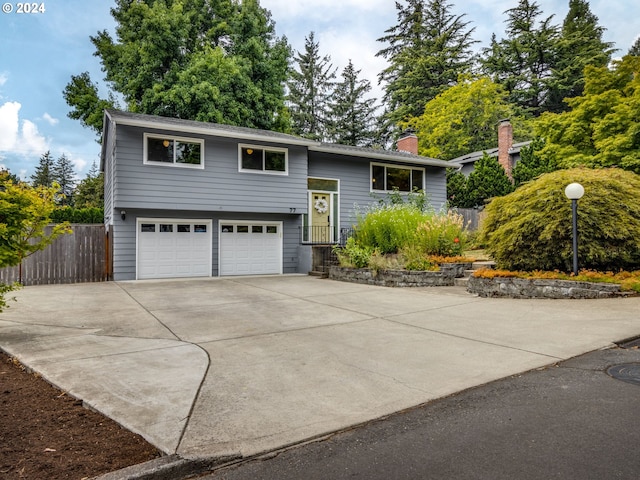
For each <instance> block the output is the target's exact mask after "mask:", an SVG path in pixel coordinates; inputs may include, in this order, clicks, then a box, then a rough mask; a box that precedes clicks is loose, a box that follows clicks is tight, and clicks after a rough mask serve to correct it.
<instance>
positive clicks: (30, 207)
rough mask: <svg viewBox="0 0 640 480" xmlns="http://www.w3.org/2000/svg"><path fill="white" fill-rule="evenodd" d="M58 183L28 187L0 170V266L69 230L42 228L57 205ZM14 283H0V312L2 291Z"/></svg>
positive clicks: (12, 263) (16, 260) (13, 262)
mask: <svg viewBox="0 0 640 480" xmlns="http://www.w3.org/2000/svg"><path fill="white" fill-rule="evenodd" d="M58 191H59V186H58V185H54V186H52V187H44V186H41V187H31V186H30V185H28V184H26V183H23V182H18V183H14V182H13V181H12V180H11V179H10V178H9V176H8V174H6V173H4V172H0V268H3V267H10V266H15V265H19V264H20V263H21V262H22V260H23V259H24V258H26V257H28V256H29V255H31V254H32V253H34V252H36V251H38V250H42V249H43V248H45V247H46V246H47V245H49V244H50V243H51V242H53V240H54V239H55V238H56V237H58V236H60V235H63V234H65V233H68V232H69V225H68V224H67V223H62V224H58V225H54V226H53V227H52V230H51V232H50V233H46V232H45V227H46V226H47V225H48V224H49V223H50V218H51V214H52V213H53V211H54V209H55V208H56V202H55V200H56V195H58ZM17 287H18V286H17V285H4V284H0V311H2V309H3V307H5V306H6V301H5V298H4V294H5V293H7V292H9V291H11V290H13V289H15V288H17Z"/></svg>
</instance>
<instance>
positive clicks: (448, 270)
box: [329, 263, 471, 287]
mask: <svg viewBox="0 0 640 480" xmlns="http://www.w3.org/2000/svg"><path fill="white" fill-rule="evenodd" d="M470 268H471V264H467V263H453V264H443V265H441V266H440V271H434V272H428V271H417V270H380V271H378V272H375V271H373V270H370V269H368V268H344V267H336V266H333V267H331V268H330V269H329V278H330V279H332V280H340V281H343V282H352V283H364V284H367V285H378V286H382V287H447V286H452V285H453V279H454V278H456V277H462V276H464V271H465V270H468V269H470Z"/></svg>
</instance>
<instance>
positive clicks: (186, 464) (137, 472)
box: [91, 454, 241, 480]
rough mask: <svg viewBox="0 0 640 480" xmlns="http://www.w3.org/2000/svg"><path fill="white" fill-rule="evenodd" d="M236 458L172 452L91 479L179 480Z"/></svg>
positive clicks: (236, 457)
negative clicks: (191, 456)
mask: <svg viewBox="0 0 640 480" xmlns="http://www.w3.org/2000/svg"><path fill="white" fill-rule="evenodd" d="M238 458H241V457H240V456H239V455H238V456H223V457H211V458H199V459H196V460H188V459H185V458H182V457H180V456H179V455H175V454H173V455H167V456H165V457H160V458H156V459H154V460H149V461H148V462H144V463H140V464H138V465H132V466H130V467H126V468H123V469H121V470H116V471H114V472H109V473H105V474H104V475H100V476H98V477H93V478H92V479H91V480H180V479H184V478H188V477H191V476H193V475H198V474H200V473H206V472H207V471H208V470H211V469H212V468H213V467H215V466H219V465H222V464H225V463H228V462H231V461H233V460H237V459H238Z"/></svg>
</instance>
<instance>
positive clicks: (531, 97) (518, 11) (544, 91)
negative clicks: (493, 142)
mask: <svg viewBox="0 0 640 480" xmlns="http://www.w3.org/2000/svg"><path fill="white" fill-rule="evenodd" d="M505 13H507V15H508V19H507V21H506V24H507V28H506V34H507V37H506V38H504V39H502V40H500V41H498V40H497V39H496V36H495V34H494V35H493V36H492V39H491V46H490V47H488V48H485V49H484V50H483V58H482V60H481V63H482V68H483V70H484V72H485V73H486V74H488V75H490V76H491V77H492V78H493V80H494V81H495V82H497V83H500V84H502V85H503V86H504V87H505V88H506V90H507V92H509V100H510V102H511V103H513V104H515V105H518V106H519V107H521V108H522V109H523V110H524V111H526V112H528V113H530V114H532V115H535V116H538V115H540V114H541V113H542V112H543V111H545V109H546V106H545V105H546V104H547V102H548V100H549V94H550V88H551V87H550V83H551V74H552V69H553V66H554V65H555V60H556V55H557V43H558V35H559V33H558V27H557V26H554V25H552V24H551V20H552V19H553V16H550V17H547V18H546V19H543V20H540V16H541V14H542V11H541V10H540V7H539V6H538V4H537V3H536V2H535V1H531V0H519V2H518V5H517V6H516V7H514V8H511V9H509V10H507V11H506V12H505Z"/></svg>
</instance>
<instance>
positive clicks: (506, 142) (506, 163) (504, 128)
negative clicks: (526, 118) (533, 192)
mask: <svg viewBox="0 0 640 480" xmlns="http://www.w3.org/2000/svg"><path fill="white" fill-rule="evenodd" d="M512 146H513V126H512V125H511V122H510V121H509V119H508V118H507V119H504V120H500V124H499V125H498V163H500V165H502V168H504V171H505V173H506V174H507V177H509V180H512V181H513V176H512V175H511V171H512V170H513V164H512V163H511V156H510V155H509V150H511V147H512Z"/></svg>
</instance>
